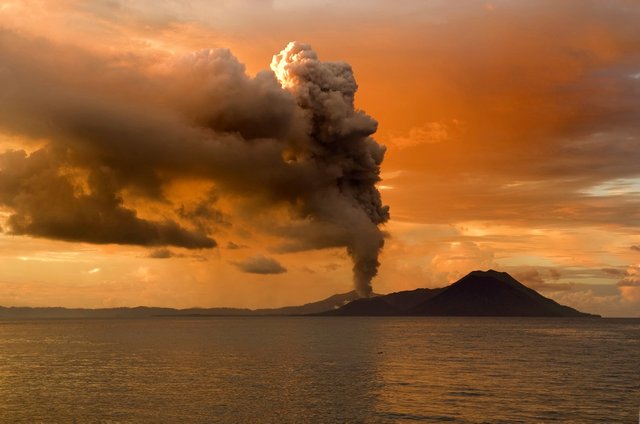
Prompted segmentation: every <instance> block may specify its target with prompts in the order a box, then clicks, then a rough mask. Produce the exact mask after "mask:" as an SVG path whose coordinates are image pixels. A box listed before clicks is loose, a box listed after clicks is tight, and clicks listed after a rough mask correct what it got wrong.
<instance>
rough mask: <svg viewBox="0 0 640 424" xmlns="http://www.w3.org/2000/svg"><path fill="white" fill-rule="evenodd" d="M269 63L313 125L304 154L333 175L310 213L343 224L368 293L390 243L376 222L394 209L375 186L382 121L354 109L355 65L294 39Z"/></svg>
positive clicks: (361, 290)
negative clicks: (329, 58)
mask: <svg viewBox="0 0 640 424" xmlns="http://www.w3.org/2000/svg"><path fill="white" fill-rule="evenodd" d="M271 69H272V70H273V72H274V73H275V75H276V77H277V78H278V81H279V82H280V84H281V85H282V87H283V88H285V89H287V90H288V91H289V92H290V93H291V94H292V95H293V96H294V98H295V101H296V103H297V105H298V106H299V108H300V109H301V112H302V116H303V118H304V119H303V120H304V121H305V122H306V123H307V129H306V133H307V135H308V140H307V141H308V142H307V143H306V145H304V146H300V148H299V149H298V150H299V151H298V152H297V156H298V158H299V159H302V160H305V161H310V162H311V163H313V165H314V166H315V167H317V169H318V170H321V172H323V173H328V174H329V175H330V176H331V177H333V180H332V184H327V185H325V186H323V187H322V188H320V189H319V190H317V191H315V192H314V193H313V194H312V195H311V196H310V198H309V201H308V205H309V207H310V208H311V212H312V213H311V215H312V216H314V218H316V219H320V220H322V221H325V222H328V223H331V224H333V225H336V226H338V227H339V228H341V231H342V233H343V234H344V235H345V239H344V244H346V247H347V252H348V253H349V255H350V256H351V258H352V260H353V278H354V283H355V288H356V290H357V292H358V294H360V296H364V297H368V296H369V295H370V294H371V279H372V278H373V277H374V276H375V275H376V274H377V272H378V266H379V262H378V254H379V252H380V250H381V249H382V246H383V244H384V237H383V234H382V232H381V231H380V229H379V228H378V226H379V225H380V224H382V223H384V222H386V221H387V220H388V219H389V207H388V206H385V205H383V204H382V200H381V198H380V193H379V192H378V190H377V189H376V187H375V184H376V183H377V182H378V181H380V176H379V175H380V164H381V163H382V160H383V158H384V153H385V147H384V146H382V145H380V144H378V143H377V142H376V141H375V140H374V139H372V138H371V137H370V135H372V134H373V133H374V132H375V131H376V129H377V125H378V123H377V122H376V121H375V120H374V119H373V118H371V117H370V116H368V115H367V114H365V113H364V112H362V111H360V110H356V109H355V108H354V95H355V93H356V90H357V89H358V86H357V84H356V81H355V78H354V76H353V71H352V69H351V66H350V65H349V64H347V63H344V62H320V61H319V60H318V57H317V55H316V53H315V52H314V51H313V50H312V49H311V47H310V46H309V45H307V44H302V43H297V42H291V43H289V45H288V46H287V47H286V48H285V49H284V50H282V51H281V52H280V53H279V54H277V55H275V56H274V57H273V60H272V61H271Z"/></svg>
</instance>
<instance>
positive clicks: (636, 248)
mask: <svg viewBox="0 0 640 424" xmlns="http://www.w3.org/2000/svg"><path fill="white" fill-rule="evenodd" d="M630 249H631V250H634V251H636V252H640V246H636V245H633V246H631V247H630Z"/></svg>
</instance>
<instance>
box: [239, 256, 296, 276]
mask: <svg viewBox="0 0 640 424" xmlns="http://www.w3.org/2000/svg"><path fill="white" fill-rule="evenodd" d="M232 264H233V265H235V266H236V267H237V268H238V269H239V270H241V271H242V272H246V273H248V274H282V273H285V272H287V269H286V268H285V267H284V266H282V265H281V264H280V262H278V261H276V260H275V259H273V258H269V257H266V256H262V255H258V256H252V257H250V258H247V259H245V260H243V261H240V262H232Z"/></svg>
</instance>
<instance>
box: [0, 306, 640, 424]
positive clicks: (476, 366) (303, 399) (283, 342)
mask: <svg viewBox="0 0 640 424" xmlns="http://www.w3.org/2000/svg"><path fill="white" fill-rule="evenodd" d="M639 404H640V320H610V319H601V320H592V319H524V318H523V319H513V318H499V319H494V318H481V319H478V318H350V317H335V318H328V317H327V318H311V317H308V318H307V317H288V318H285V317H270V318H256V317H247V318H179V319H173V318H157V319H139V320H52V321H0V421H1V422H29V423H31V422H56V423H57V422H78V423H90V422H136V423H137V422H153V423H157V422H194V423H197V422H231V423H235V422H248V423H260V422H267V423H269V422H271V423H287V422H291V423H303V422H319V423H332V422H349V423H360V422H362V423H377V422H381V423H386V422H409V421H423V422H443V421H449V422H459V423H476V422H491V423H497V422H504V423H516V422H527V423H528V422H554V421H555V422H574V423H588V422H603V423H618V422H620V423H636V422H638V406H639Z"/></svg>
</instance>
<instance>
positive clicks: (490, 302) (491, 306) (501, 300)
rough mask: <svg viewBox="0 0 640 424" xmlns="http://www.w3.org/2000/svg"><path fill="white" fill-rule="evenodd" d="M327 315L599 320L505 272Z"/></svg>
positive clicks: (478, 273)
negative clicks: (518, 317)
mask: <svg viewBox="0 0 640 424" xmlns="http://www.w3.org/2000/svg"><path fill="white" fill-rule="evenodd" d="M325 315H379V316H389V315H410V316H416V315H419V316H423V315H424V316H547V317H587V316H596V315H591V314H587V313H583V312H579V311H577V310H575V309H573V308H570V307H568V306H564V305H560V304H559V303H557V302H555V301H553V300H551V299H548V298H546V297H544V296H542V295H541V294H539V293H538V292H536V291H535V290H532V289H530V288H529V287H526V286H525V285H523V284H521V283H519V282H518V281H516V280H515V279H514V278H513V277H511V276H510V275H509V274H507V273H506V272H497V271H494V270H489V271H473V272H471V273H469V274H468V275H466V276H465V277H463V278H461V279H460V280H458V281H457V282H455V283H454V284H451V285H450V286H447V287H444V288H440V289H431V290H429V289H418V290H413V291H405V292H398V293H392V294H389V295H386V296H380V297H376V298H370V299H358V300H355V301H353V302H351V303H349V304H347V305H345V306H343V307H342V308H339V309H337V310H334V311H328V312H326V313H325Z"/></svg>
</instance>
